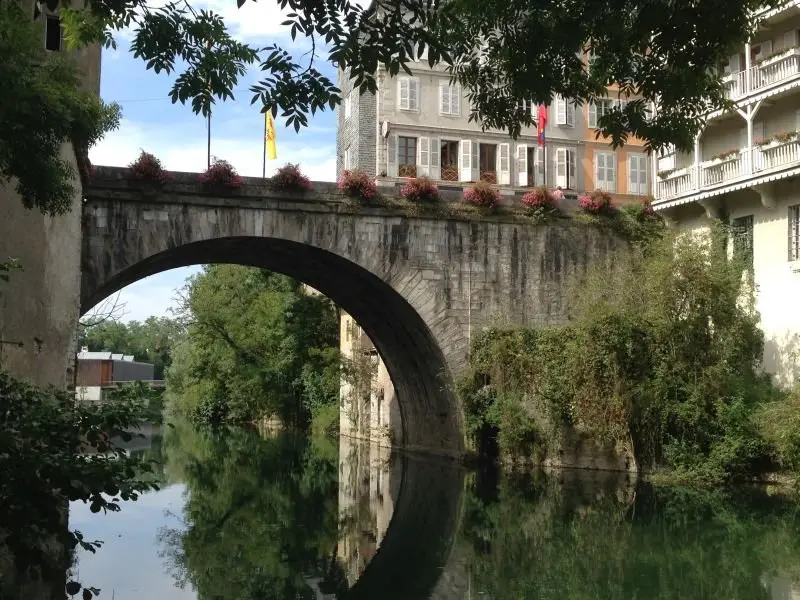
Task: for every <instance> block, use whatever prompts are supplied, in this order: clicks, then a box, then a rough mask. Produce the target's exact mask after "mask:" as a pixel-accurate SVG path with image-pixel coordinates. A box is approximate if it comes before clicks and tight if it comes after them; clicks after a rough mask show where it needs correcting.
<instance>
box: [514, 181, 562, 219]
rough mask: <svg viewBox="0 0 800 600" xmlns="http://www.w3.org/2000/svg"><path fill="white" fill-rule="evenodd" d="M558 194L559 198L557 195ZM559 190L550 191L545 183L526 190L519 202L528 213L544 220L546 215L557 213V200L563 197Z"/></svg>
mask: <svg viewBox="0 0 800 600" xmlns="http://www.w3.org/2000/svg"><path fill="white" fill-rule="evenodd" d="M556 193H557V194H558V196H560V198H558V197H557V194H556ZM563 197H564V193H563V192H562V191H561V190H555V192H551V191H550V189H549V188H548V187H547V186H546V185H540V186H537V187H535V188H533V189H532V190H531V191H529V192H526V193H525V194H524V195H523V196H522V198H520V202H521V203H522V205H523V206H524V207H525V208H526V209H527V212H528V214H529V215H530V216H531V217H534V218H535V219H536V220H545V219H547V217H550V216H553V215H555V214H557V213H558V211H559V209H558V202H559V200H561V199H563Z"/></svg>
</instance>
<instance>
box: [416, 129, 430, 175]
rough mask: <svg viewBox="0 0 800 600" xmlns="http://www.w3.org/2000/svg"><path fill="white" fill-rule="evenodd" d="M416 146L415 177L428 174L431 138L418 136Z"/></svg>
mask: <svg viewBox="0 0 800 600" xmlns="http://www.w3.org/2000/svg"><path fill="white" fill-rule="evenodd" d="M418 142H419V144H418V146H417V177H423V176H425V177H428V176H430V168H431V140H430V138H427V137H420V138H419V139H418Z"/></svg>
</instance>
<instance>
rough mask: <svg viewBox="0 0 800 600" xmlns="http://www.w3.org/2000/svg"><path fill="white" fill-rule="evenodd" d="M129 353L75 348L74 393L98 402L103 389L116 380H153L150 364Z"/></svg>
mask: <svg viewBox="0 0 800 600" xmlns="http://www.w3.org/2000/svg"><path fill="white" fill-rule="evenodd" d="M133 358H134V357H133V356H128V355H123V354H115V353H113V352H89V351H88V349H87V348H86V347H84V348H82V349H81V351H80V352H78V361H77V364H78V368H77V373H76V377H75V395H76V397H77V398H78V399H79V400H82V401H84V402H102V401H103V400H105V396H106V391H107V390H108V389H113V388H114V387H116V386H117V385H118V384H120V383H129V382H132V381H153V373H154V367H153V365H152V364H150V363H142V362H136V361H135V360H133Z"/></svg>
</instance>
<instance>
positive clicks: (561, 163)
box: [555, 148, 567, 188]
mask: <svg viewBox="0 0 800 600" xmlns="http://www.w3.org/2000/svg"><path fill="white" fill-rule="evenodd" d="M555 168H556V185H557V186H559V185H560V186H561V187H562V188H565V187H567V149H566V148H556V157H555Z"/></svg>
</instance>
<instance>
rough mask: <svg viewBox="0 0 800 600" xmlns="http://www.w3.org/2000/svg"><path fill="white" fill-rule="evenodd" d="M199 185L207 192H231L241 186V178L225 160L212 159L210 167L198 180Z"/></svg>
mask: <svg viewBox="0 0 800 600" xmlns="http://www.w3.org/2000/svg"><path fill="white" fill-rule="evenodd" d="M198 180H199V181H200V184H201V185H202V186H203V187H204V188H205V189H206V190H208V191H215V192H221V193H226V192H231V191H235V190H238V189H239V188H240V187H241V186H242V178H241V177H239V174H238V173H236V169H234V168H233V165H232V164H231V163H229V162H228V161H227V160H222V159H221V158H216V157H213V161H212V162H211V165H210V166H209V167H208V168H207V169H206V170H205V171H203V172H202V173H200V177H199V178H198Z"/></svg>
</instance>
